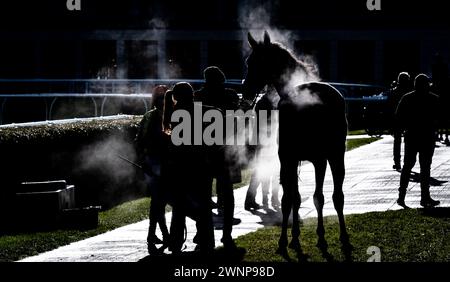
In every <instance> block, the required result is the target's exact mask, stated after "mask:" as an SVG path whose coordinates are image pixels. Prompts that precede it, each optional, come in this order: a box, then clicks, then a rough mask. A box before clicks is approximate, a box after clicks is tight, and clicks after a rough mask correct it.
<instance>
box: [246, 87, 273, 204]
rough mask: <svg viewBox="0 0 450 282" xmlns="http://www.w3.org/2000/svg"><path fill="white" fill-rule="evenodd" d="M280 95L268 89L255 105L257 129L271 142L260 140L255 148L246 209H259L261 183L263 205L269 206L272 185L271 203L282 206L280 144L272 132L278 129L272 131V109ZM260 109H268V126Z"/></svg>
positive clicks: (261, 135)
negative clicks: (258, 194)
mask: <svg viewBox="0 0 450 282" xmlns="http://www.w3.org/2000/svg"><path fill="white" fill-rule="evenodd" d="M279 100H280V99H279V97H278V95H276V92H275V90H274V89H270V90H268V92H267V93H266V94H265V95H264V96H262V97H261V99H260V100H259V101H258V102H257V103H256V106H255V113H256V120H257V124H256V126H257V131H258V133H260V134H258V135H259V136H260V137H262V138H266V137H269V140H270V142H269V144H262V143H261V142H258V144H257V145H256V150H255V160H254V168H253V172H252V176H251V179H250V185H249V187H248V190H247V195H246V198H245V209H246V210H252V209H255V210H256V209H259V208H260V206H259V204H257V203H256V200H255V197H256V193H257V192H256V191H257V189H258V187H259V185H260V184H261V190H262V204H263V207H265V208H267V207H268V206H269V204H268V202H269V199H268V195H269V188H270V186H271V185H272V198H271V203H272V207H274V208H278V207H279V206H280V200H279V199H278V192H279V187H280V180H279V170H280V164H279V160H278V146H277V144H276V138H271V137H272V134H274V135H273V136H276V134H277V131H276V130H277V129H278V128H275V132H272V131H271V129H272V125H271V123H270V122H271V112H272V110H276V108H277V106H276V105H277V104H278V102H279ZM260 111H266V112H267V116H266V118H267V122H266V123H265V124H266V127H263V126H261V124H264V123H261V118H262V117H261V115H260ZM260 130H264V131H266V132H264V133H261V132H260ZM260 141H261V140H260Z"/></svg>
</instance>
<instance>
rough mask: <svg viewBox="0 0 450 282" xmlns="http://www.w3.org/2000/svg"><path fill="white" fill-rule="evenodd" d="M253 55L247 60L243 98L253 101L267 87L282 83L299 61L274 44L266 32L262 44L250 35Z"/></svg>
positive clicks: (249, 39) (280, 46)
mask: <svg viewBox="0 0 450 282" xmlns="http://www.w3.org/2000/svg"><path fill="white" fill-rule="evenodd" d="M248 42H249V44H250V47H251V53H250V55H249V56H248V58H247V61H246V64H247V76H246V77H245V80H244V84H243V97H244V99H245V100H247V101H251V100H253V99H254V97H255V96H256V95H257V94H258V93H259V92H260V91H261V89H262V88H263V87H264V86H266V85H277V84H279V83H282V78H283V76H285V75H286V73H287V72H288V70H291V69H295V68H296V67H297V66H298V61H297V60H296V59H295V58H294V56H293V55H292V53H290V52H289V51H288V50H287V49H286V48H284V47H283V46H282V45H280V44H278V43H272V42H271V39H270V36H269V33H268V32H267V31H265V32H264V39H263V41H261V42H258V41H256V40H255V38H254V37H253V36H252V35H251V34H250V33H248Z"/></svg>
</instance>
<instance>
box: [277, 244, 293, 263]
mask: <svg viewBox="0 0 450 282" xmlns="http://www.w3.org/2000/svg"><path fill="white" fill-rule="evenodd" d="M275 253H276V254H277V255H280V256H281V257H282V258H284V259H285V260H287V261H289V262H290V261H291V258H290V257H289V253H288V251H287V249H286V248H283V247H278V249H277V250H276V251H275Z"/></svg>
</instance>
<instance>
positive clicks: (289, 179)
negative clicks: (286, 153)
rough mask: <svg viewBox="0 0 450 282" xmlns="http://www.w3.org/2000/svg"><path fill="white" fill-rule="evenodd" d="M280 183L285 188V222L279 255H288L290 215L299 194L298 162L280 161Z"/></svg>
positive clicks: (283, 212) (283, 199) (282, 210)
mask: <svg viewBox="0 0 450 282" xmlns="http://www.w3.org/2000/svg"><path fill="white" fill-rule="evenodd" d="M280 162H281V170H280V181H281V185H282V187H283V197H282V199H281V212H282V214H283V222H282V224H281V235H280V239H279V241H278V250H277V253H279V254H281V255H286V254H287V250H286V247H287V245H288V238H287V228H288V221H289V215H290V214H291V210H292V204H293V201H292V200H293V195H295V194H298V174H297V168H298V161H294V160H291V159H288V160H283V159H281V160H280Z"/></svg>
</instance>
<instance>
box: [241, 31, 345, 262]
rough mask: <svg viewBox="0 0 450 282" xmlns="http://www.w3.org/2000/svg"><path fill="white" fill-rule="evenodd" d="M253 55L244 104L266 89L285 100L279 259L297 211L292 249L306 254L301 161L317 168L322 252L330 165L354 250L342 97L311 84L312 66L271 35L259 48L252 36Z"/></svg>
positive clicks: (342, 226) (342, 235)
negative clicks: (345, 187)
mask: <svg viewBox="0 0 450 282" xmlns="http://www.w3.org/2000/svg"><path fill="white" fill-rule="evenodd" d="M248 40H249V43H250V46H251V47H252V52H251V54H250V55H249V57H248V59H247V67H248V72H247V77H246V79H245V81H244V84H243V92H244V101H246V102H247V103H251V101H252V100H253V99H254V97H255V96H256V94H257V93H258V92H259V91H260V90H261V89H262V88H263V87H264V86H265V85H273V86H274V87H275V89H276V90H277V92H278V95H279V96H280V102H279V106H278V109H279V137H278V138H279V141H278V144H279V148H278V155H279V158H280V163H281V171H280V180H281V185H282V186H283V191H284V193H283V198H282V204H281V206H282V213H283V223H282V231H281V236H280V240H279V242H278V246H279V248H278V251H277V253H279V254H281V255H287V249H286V247H287V245H288V242H287V241H288V238H287V227H288V219H289V215H290V213H291V210H292V211H293V225H292V241H291V243H290V244H289V247H290V248H292V249H294V250H296V251H297V253H298V254H301V246H300V241H299V236H300V227H299V215H298V211H299V208H300V203H301V198H300V193H299V191H298V164H299V161H303V160H308V161H311V162H312V163H313V165H314V168H315V175H316V190H315V193H314V204H315V206H316V209H317V214H318V224H317V225H318V226H317V235H318V236H319V240H318V243H317V246H318V247H319V248H320V249H321V250H324V249H325V250H326V248H327V242H326V240H325V229H324V226H323V213H322V210H323V206H324V202H325V201H324V196H323V182H324V178H325V171H326V167H327V161H328V163H329V164H330V167H331V171H332V174H333V182H334V193H333V202H334V206H335V209H336V211H337V214H338V217H339V224H340V240H341V242H342V244H343V247H344V248H346V247H351V245H350V243H349V239H348V234H347V231H346V227H345V221H344V214H343V209H344V193H343V191H342V185H343V182H344V177H345V165H344V154H345V142H346V136H347V119H346V115H345V102H344V98H343V97H342V95H341V94H340V93H339V91H338V90H336V89H335V88H334V87H332V86H331V85H329V84H326V83H321V82H308V80H311V77H308V74H309V72H308V65H306V64H305V63H303V62H301V61H299V60H297V59H296V58H295V57H294V56H293V55H292V53H291V52H290V51H289V50H287V49H286V48H284V47H283V46H282V45H280V44H279V43H272V42H271V39H270V36H269V34H268V33H267V32H265V33H264V41H263V42H256V40H255V39H254V38H253V36H252V35H251V34H250V33H249V34H248Z"/></svg>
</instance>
